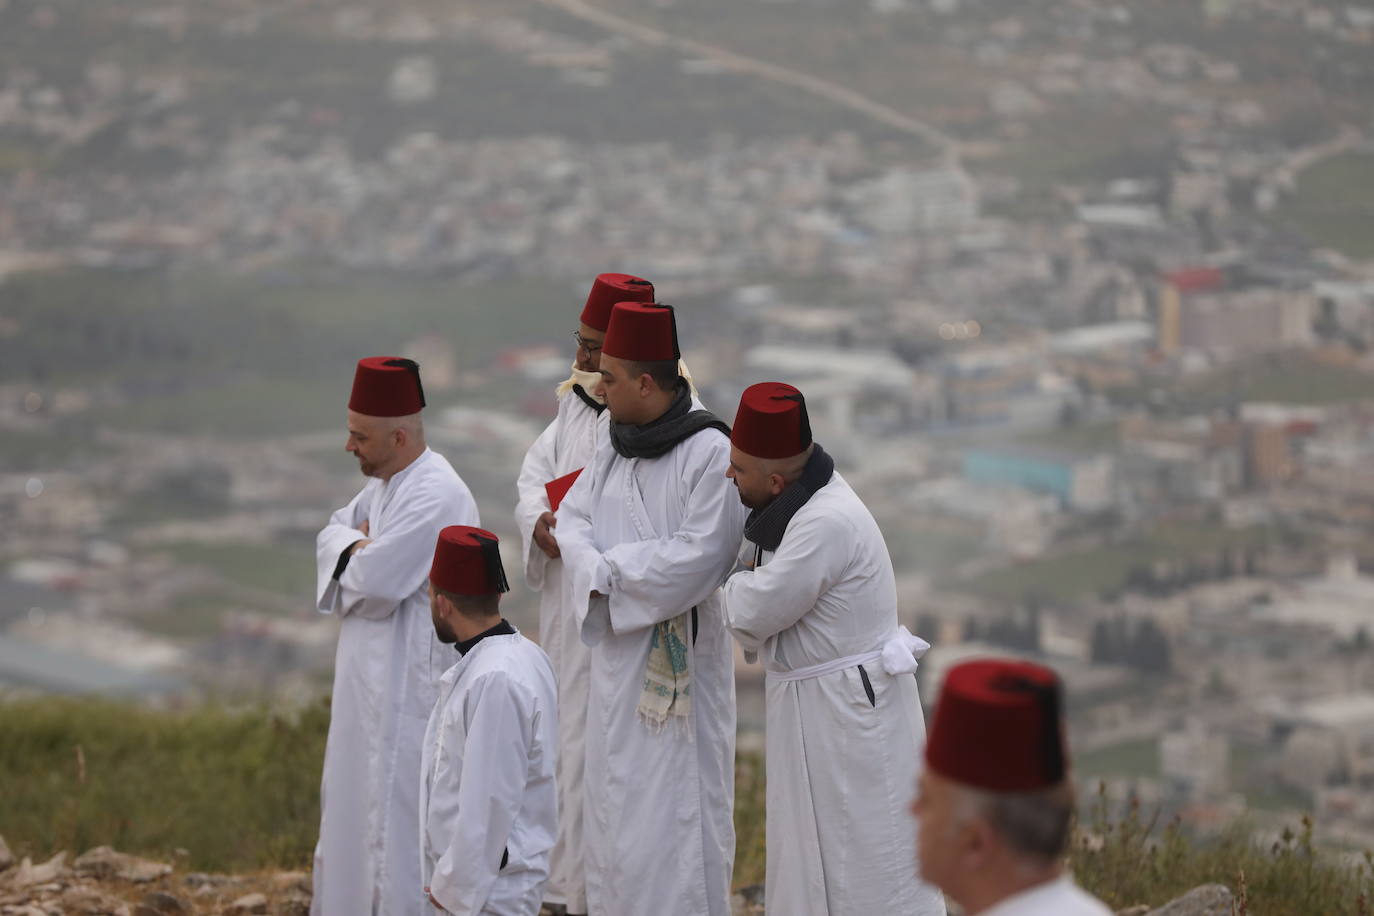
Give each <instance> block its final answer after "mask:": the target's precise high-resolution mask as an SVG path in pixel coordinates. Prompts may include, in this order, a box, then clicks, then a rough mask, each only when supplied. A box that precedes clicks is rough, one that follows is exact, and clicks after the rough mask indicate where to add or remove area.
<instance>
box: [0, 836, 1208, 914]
mask: <svg viewBox="0 0 1374 916" xmlns="http://www.w3.org/2000/svg"><path fill="white" fill-rule="evenodd" d="M733 904H734V911H735V914H736V916H751V914H760V913H762V912H763V888H762V887H747V888H742V889H740V890H739V891H737V892H736V893H735V895H734V900H733ZM309 912H310V876H309V875H308V874H306V873H305V872H298V871H292V872H282V871H277V872H263V873H261V874H254V875H207V874H202V873H199V872H176V871H175V870H174V869H173V867H172V866H171V865H169V864H167V863H165V862H155V861H152V860H150V859H141V858H139V857H137V856H131V855H128V854H126V853H122V852H117V851H115V850H114V849H111V848H110V847H108V846H99V847H96V848H95V849H92V850H89V851H87V852H85V853H82V854H81V855H79V856H77V857H76V858H75V859H71V860H70V861H69V860H68V855H67V853H65V852H59V853H58V854H57V855H55V856H53V857H52V858H51V859H49V860H47V861H46V862H38V863H34V862H33V861H31V860H30V859H28V858H25V859H24V860H23V861H22V862H16V861H15V859H14V856H13V855H11V853H10V850H9V847H8V846H7V845H6V844H5V840H4V837H0V916H66V914H71V916H248V914H265V916H307V914H308V913H309ZM954 912H955V910H954V909H953V908H951V913H954ZM1232 913H1233V900H1232V896H1231V892H1230V891H1229V890H1227V889H1226V888H1225V887H1222V886H1221V885H1207V886H1205V887H1200V888H1198V889H1196V890H1194V891H1193V892H1191V893H1189V894H1188V895H1186V896H1184V897H1182V898H1180V899H1179V900H1175V901H1174V902H1172V903H1169V904H1167V905H1165V906H1163V907H1160V908H1158V909H1150V908H1149V907H1132V908H1130V909H1128V910H1122V911H1121V914H1120V916H1232Z"/></svg>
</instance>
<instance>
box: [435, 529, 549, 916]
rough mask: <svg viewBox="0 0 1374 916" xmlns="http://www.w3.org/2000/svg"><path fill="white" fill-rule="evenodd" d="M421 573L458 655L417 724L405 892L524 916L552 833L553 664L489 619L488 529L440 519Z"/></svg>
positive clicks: (494, 565)
mask: <svg viewBox="0 0 1374 916" xmlns="http://www.w3.org/2000/svg"><path fill="white" fill-rule="evenodd" d="M429 581H430V590H429V594H430V602H431V604H430V608H431V613H432V615H433V623H434V631H435V633H436V634H437V635H438V638H439V641H440V642H442V643H446V644H448V645H453V646H455V648H457V650H458V653H459V655H460V658H459V659H458V661H457V662H456V663H455V664H454V665H453V667H452V668H450V669H449V670H448V671H447V672H445V673H444V676H443V678H442V679H441V681H440V684H441V686H440V693H439V701H438V702H437V703H436V704H435V706H434V710H433V712H432V713H431V714H430V717H429V726H428V728H427V729H426V730H425V739H424V752H423V754H422V756H421V770H420V790H419V806H420V828H419V838H420V873H421V876H422V879H423V882H424V884H423V888H422V889H421V888H417V891H418V892H420V893H421V894H422V899H424V900H427V901H428V903H429V904H430V905H431V906H432V907H434V908H436V909H437V910H438V911H439V912H443V913H452V914H456V916H476V914H479V913H480V914H486V916H535V914H536V913H537V912H538V911H539V903H540V900H541V898H542V897H543V893H544V882H545V881H546V880H548V876H549V852H550V850H551V849H552V848H553V844H554V838H555V836H556V835H557V832H558V823H557V820H558V800H557V788H556V785H555V782H554V762H555V758H556V756H557V753H558V697H557V693H558V688H557V686H556V685H555V683H554V675H553V669H552V667H550V665H549V659H548V656H546V655H545V654H544V652H543V650H542V649H540V648H539V647H538V646H536V645H535V644H534V643H532V642H530V641H529V640H528V639H526V638H525V637H523V636H521V635H520V634H519V633H518V632H517V631H516V630H515V628H514V627H512V626H511V625H510V624H509V623H507V622H506V621H505V620H504V619H502V617H501V607H500V602H501V593H502V592H505V591H507V589H508V586H507V585H506V573H505V570H504V569H503V568H502V565H501V552H500V545H499V544H498V542H497V539H496V536H495V535H494V534H492V533H491V532H489V531H483V530H481V529H480V528H470V527H466V526H462V525H454V526H452V527H449V528H445V529H444V530H443V531H442V532H441V533H440V534H439V539H438V542H437V543H436V545H435V548H434V565H433V568H432V569H431V570H430V575H429ZM430 912H434V910H433V909H432V910H430Z"/></svg>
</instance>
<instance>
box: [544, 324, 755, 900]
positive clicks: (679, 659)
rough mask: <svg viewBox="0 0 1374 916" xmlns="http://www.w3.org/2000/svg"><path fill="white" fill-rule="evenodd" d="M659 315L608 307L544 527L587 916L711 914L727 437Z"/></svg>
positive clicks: (727, 725)
mask: <svg viewBox="0 0 1374 916" xmlns="http://www.w3.org/2000/svg"><path fill="white" fill-rule="evenodd" d="M679 357H680V353H679V351H678V347H677V334H676V324H675V322H674V319H673V312H672V310H671V307H668V306H662V305H651V304H645V303H624V302H622V303H618V304H617V305H616V306H615V308H614V309H613V310H612V313H611V321H610V324H609V327H608V328H607V332H606V341H605V343H604V345H603V347H602V356H601V378H602V381H601V389H602V393H603V395H604V397H605V399H606V403H607V406H608V410H609V412H610V415H611V423H610V425H609V426H608V428H607V436H606V439H605V441H604V442H603V443H602V445H601V446H600V447H599V448H598V450H597V454H596V457H595V460H594V461H593V462H592V463H591V464H589V465H588V467H587V469H586V470H585V471H584V472H583V473H582V475H581V476H580V477H578V479H577V482H576V483H574V484H573V487H572V489H571V490H570V491H569V493H568V496H567V497H566V499H565V500H564V502H563V505H562V507H561V508H560V509H559V512H558V543H559V547H560V549H561V550H562V554H563V562H564V564H565V571H564V579H565V582H566V586H565V587H567V588H568V591H569V596H570V598H569V600H570V601H571V602H573V605H574V607H575V608H576V611H577V619H578V624H579V626H580V632H581V636H582V639H583V640H584V641H585V642H587V643H588V644H589V645H590V646H591V647H592V652H591V657H592V667H591V683H590V702H589V705H588V714H587V734H586V744H587V756H586V772H585V777H584V786H585V793H586V794H585V800H584V808H583V811H584V818H585V823H584V830H585V834H584V835H585V843H586V845H585V849H586V875H587V903H588V906H589V909H590V911H591V912H592V913H595V914H597V916H645V914H650V913H652V914H654V916H728V914H729V912H730V870H731V865H732V863H733V859H734V846H735V836H734V826H733V824H732V822H731V815H732V810H733V806H734V745H735V695H734V670H733V663H732V658H731V651H730V641H729V636H728V634H727V633H726V631H725V626H724V622H723V621H722V620H721V616H720V602H719V596H718V590H719V587H720V584H721V582H722V581H723V579H724V577H725V574H726V573H727V572H728V571H729V570H730V568H731V566H732V565H733V563H734V554H735V547H736V545H738V543H739V532H740V530H741V528H742V526H743V522H744V512H743V508H742V507H741V506H740V505H739V500H738V499H736V498H735V496H734V493H733V492H732V490H731V488H730V486H729V482H728V481H727V480H726V479H725V476H724V475H725V468H726V466H727V464H728V462H729V440H728V439H727V438H726V430H727V427H725V425H724V424H723V423H721V422H720V420H718V419H717V418H716V417H714V416H713V415H711V414H710V413H709V412H707V411H706V410H703V409H701V408H700V406H699V404H697V403H696V402H695V400H694V399H693V398H692V396H691V393H690V389H689V387H688V385H687V383H686V381H685V380H683V379H681V377H680V376H679V375H678V362H677V361H678V359H679Z"/></svg>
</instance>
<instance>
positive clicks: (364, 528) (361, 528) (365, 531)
mask: <svg viewBox="0 0 1374 916" xmlns="http://www.w3.org/2000/svg"><path fill="white" fill-rule="evenodd" d="M358 530H359V531H361V532H362V533H363V534H364V535H367V534H369V533H370V532H369V531H368V528H367V522H366V521H364V522H363V523H362V524H361V525H359V526H358Z"/></svg>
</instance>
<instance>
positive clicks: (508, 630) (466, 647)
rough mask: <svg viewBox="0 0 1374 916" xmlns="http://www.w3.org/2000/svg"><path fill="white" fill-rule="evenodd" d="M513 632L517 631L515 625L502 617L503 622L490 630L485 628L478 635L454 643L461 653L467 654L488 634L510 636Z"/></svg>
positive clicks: (454, 646)
mask: <svg viewBox="0 0 1374 916" xmlns="http://www.w3.org/2000/svg"><path fill="white" fill-rule="evenodd" d="M513 633H515V627H513V626H511V625H510V624H508V623H506V618H504V617H502V618H501V622H500V623H498V624H497V625H496V626H494V627H492V628H490V629H488V630H483V631H482V632H481V633H478V634H477V635H476V636H474V637H472V639H460V640H458V641H457V642H456V643H454V644H453V648H455V649H457V650H458V654H459V655H467V654H468V653H469V652H471V651H472V648H473V646H475V645H477V644H478V643H479V642H481V641H482V640H484V639H486V638H487V637H488V636H510V635H512V634H513Z"/></svg>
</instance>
